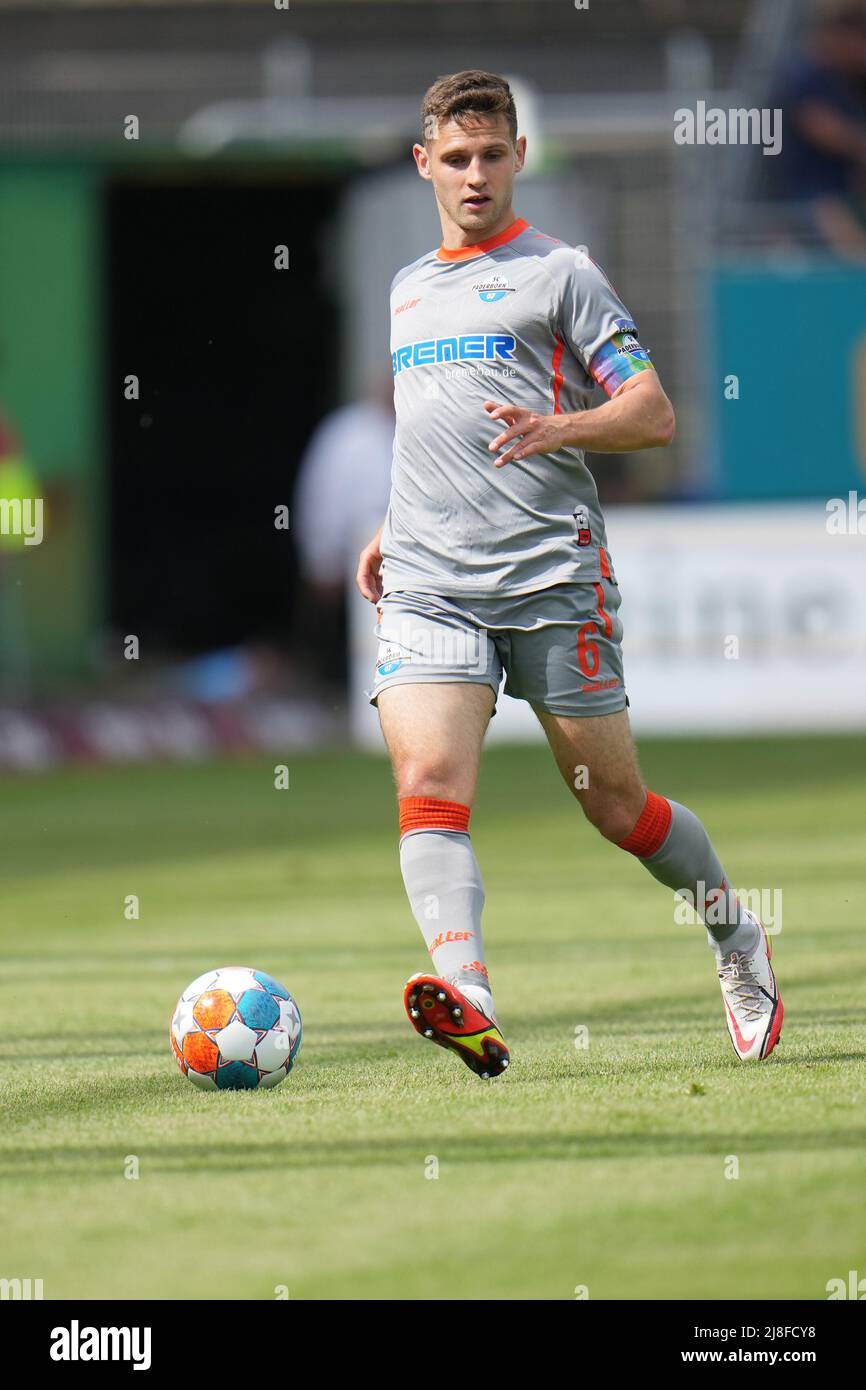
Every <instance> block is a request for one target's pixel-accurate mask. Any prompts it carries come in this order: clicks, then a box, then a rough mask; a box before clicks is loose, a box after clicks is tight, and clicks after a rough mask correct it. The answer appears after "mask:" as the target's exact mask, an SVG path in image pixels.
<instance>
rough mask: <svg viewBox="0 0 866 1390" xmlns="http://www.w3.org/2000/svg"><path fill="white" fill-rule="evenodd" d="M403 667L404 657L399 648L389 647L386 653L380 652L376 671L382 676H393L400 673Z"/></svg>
mask: <svg viewBox="0 0 866 1390" xmlns="http://www.w3.org/2000/svg"><path fill="white" fill-rule="evenodd" d="M402 665H403V657H402V656H401V654H400V651H399V649H398V648H397V647H387V648H386V650H385V651H384V652H380V654H379V660H378V661H377V662H376V670H377V671H378V672H379V675H380V676H392V675H393V674H394V672H395V671H399V669H400V667H401V666H402Z"/></svg>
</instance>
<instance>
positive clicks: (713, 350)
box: [705, 261, 866, 500]
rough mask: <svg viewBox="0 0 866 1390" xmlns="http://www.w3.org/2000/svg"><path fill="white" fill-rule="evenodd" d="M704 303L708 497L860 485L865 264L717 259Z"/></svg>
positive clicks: (865, 484)
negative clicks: (709, 443)
mask: <svg viewBox="0 0 866 1390" xmlns="http://www.w3.org/2000/svg"><path fill="white" fill-rule="evenodd" d="M707 307H708V316H707V317H708V324H709V326H710V330H711V331H710V333H709V343H710V345H711V347H710V350H709V352H708V353H707V356H706V359H705V360H706V364H707V370H706V389H707V403H708V416H709V420H710V423H711V426H712V428H711V433H710V439H711V440H712V441H713V443H712V451H713V452H712V475H713V476H712V484H711V491H712V494H713V495H714V496H717V497H720V498H724V499H729V500H738V499H743V500H745V499H762V498H780V497H788V498H801V497H821V498H827V497H835V496H842V497H844V496H846V495H847V493H848V491H849V489H859V491H860V492H861V493H862V492H864V491H866V269H864V270H860V269H858V268H857V267H853V266H851V267H849V266H844V265H831V264H824V265H822V264H821V263H817V262H816V263H805V262H804V263H802V264H795V263H789V264H785V265H782V264H780V263H778V262H774V263H766V264H762V265H757V264H755V262H753V261H752V262H749V263H748V264H740V265H736V266H728V265H725V266H717V267H715V268H714V269H713V271H712V272H711V273H710V276H709V281H708V306H707Z"/></svg>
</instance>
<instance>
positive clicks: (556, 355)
mask: <svg viewBox="0 0 866 1390" xmlns="http://www.w3.org/2000/svg"><path fill="white" fill-rule="evenodd" d="M564 346H565V344H564V343H563V341H562V339H561V338H557V339H556V347H555V348H554V349H553V361H552V362H551V364H550V368H551V371H552V372H553V413H554V415H561V414H562V406H561V405H560V404H559V388H560V386H561V385H562V383H563V381H564V379H565V378H564V377H563V375H562V372H561V371H560V370H559V368H560V366H561V365H562V353H563V349H564Z"/></svg>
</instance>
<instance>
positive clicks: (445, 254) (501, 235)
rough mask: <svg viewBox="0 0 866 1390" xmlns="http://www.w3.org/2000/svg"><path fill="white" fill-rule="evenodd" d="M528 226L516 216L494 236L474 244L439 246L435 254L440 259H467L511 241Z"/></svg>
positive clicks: (522, 219) (521, 218)
mask: <svg viewBox="0 0 866 1390" xmlns="http://www.w3.org/2000/svg"><path fill="white" fill-rule="evenodd" d="M528 226H529V223H528V222H527V221H526V220H525V219H524V218H523V217H517V218H515V220H514V221H513V222H512V223H511V226H510V227H506V228H505V231H504V232H497V234H496V236H491V237H488V238H487V240H486V241H476V242H475V244H474V246H455V247H450V246H440V247H439V250H438V251H437V252H436V255H437V256H438V257H439V259H440V261H468V260H470V259H471V258H472V257H473V256H483V255H484V252H485V251H492V250H493V248H494V246H504V245H505V243H506V242H507V241H513V240H514V238H515V237H516V236H520V233H521V232H525V231H526V228H527V227H528Z"/></svg>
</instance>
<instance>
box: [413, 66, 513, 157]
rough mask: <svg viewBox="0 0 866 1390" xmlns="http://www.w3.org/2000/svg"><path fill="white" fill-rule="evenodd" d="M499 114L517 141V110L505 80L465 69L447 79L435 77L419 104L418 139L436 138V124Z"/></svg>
mask: <svg viewBox="0 0 866 1390" xmlns="http://www.w3.org/2000/svg"><path fill="white" fill-rule="evenodd" d="M499 111H502V112H504V114H505V119H506V120H507V121H508V130H509V132H510V134H511V143H512V144H515V143H516V141H517V111H516V110H515V107H514V97H513V96H512V95H511V88H510V87H509V85H508V83H507V82H506V81H505V78H504V77H499V76H498V74H497V73H495V72H483V71H481V69H480V68H467V69H466V71H465V72H453V73H451V74H450V76H448V77H437V79H436V81H435V82H434V83H433V86H432V87H430V88H429V90H428V91H427V92H426V93H425V96H424V100H423V101H422V103H421V131H422V135H421V138H422V140H423V141H424V143H425V144H426V142H427V141H428V140H429V139H431V138H435V133H436V125H437V124H438V122H439V121H457V122H460V123H462V122H463V120H464V119H465V117H467V116H474V115H496V113H497V112H499Z"/></svg>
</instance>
